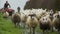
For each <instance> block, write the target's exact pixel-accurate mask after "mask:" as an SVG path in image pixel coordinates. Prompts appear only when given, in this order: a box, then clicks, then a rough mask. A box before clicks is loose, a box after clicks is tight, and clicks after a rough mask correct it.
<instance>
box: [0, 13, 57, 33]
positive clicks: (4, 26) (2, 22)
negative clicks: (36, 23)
mask: <svg viewBox="0 0 60 34" xmlns="http://www.w3.org/2000/svg"><path fill="white" fill-rule="evenodd" d="M23 30H24V29H23V28H20V29H19V28H15V27H14V24H13V23H12V22H11V21H10V20H9V19H4V18H3V17H2V14H1V13H0V34H22V33H23ZM36 32H38V33H40V32H41V30H40V29H39V28H38V27H37V28H36ZM50 34H57V32H50Z"/></svg>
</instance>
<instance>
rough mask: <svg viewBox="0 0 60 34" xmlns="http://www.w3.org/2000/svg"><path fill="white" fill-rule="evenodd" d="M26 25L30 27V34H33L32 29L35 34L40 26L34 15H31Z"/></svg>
mask: <svg viewBox="0 0 60 34" xmlns="http://www.w3.org/2000/svg"><path fill="white" fill-rule="evenodd" d="M26 24H27V25H28V27H29V28H30V34H31V29H33V34H35V28H36V26H37V24H38V20H37V18H36V17H35V15H33V14H29V16H28V18H27V21H26Z"/></svg>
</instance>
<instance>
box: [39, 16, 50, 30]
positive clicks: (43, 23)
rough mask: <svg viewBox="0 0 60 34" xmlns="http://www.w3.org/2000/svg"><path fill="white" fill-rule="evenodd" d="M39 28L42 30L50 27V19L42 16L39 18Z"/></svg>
mask: <svg viewBox="0 0 60 34" xmlns="http://www.w3.org/2000/svg"><path fill="white" fill-rule="evenodd" d="M39 22H40V28H41V29H43V30H46V29H50V27H51V20H50V19H49V18H47V17H42V18H41V19H40V20H39Z"/></svg>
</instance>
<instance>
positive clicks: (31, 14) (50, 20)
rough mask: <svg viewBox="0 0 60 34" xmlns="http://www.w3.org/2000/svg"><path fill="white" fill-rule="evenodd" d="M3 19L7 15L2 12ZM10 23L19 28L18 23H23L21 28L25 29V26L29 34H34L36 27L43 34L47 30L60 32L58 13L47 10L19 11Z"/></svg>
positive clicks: (59, 14) (59, 15) (59, 12)
mask: <svg viewBox="0 0 60 34" xmlns="http://www.w3.org/2000/svg"><path fill="white" fill-rule="evenodd" d="M3 17H5V18H8V17H9V13H8V12H4V13H3ZM11 18H12V22H13V23H14V25H15V27H17V26H19V27H20V23H23V27H24V28H25V29H26V26H28V28H29V29H30V34H31V32H33V33H32V34H35V29H36V27H37V26H39V28H40V29H41V30H42V31H43V34H44V32H45V31H47V30H51V31H52V32H53V31H54V30H55V29H57V31H58V32H60V11H56V12H55V13H54V11H53V10H47V9H44V10H43V9H32V10H31V9H26V10H23V11H20V13H18V12H16V13H13V14H12V16H11Z"/></svg>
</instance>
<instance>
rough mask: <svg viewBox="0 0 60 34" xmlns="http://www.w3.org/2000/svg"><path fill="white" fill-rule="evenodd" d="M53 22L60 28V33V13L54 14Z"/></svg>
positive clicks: (59, 30)
mask: <svg viewBox="0 0 60 34" xmlns="http://www.w3.org/2000/svg"><path fill="white" fill-rule="evenodd" d="M53 23H54V27H55V28H56V29H57V30H58V33H59V34H60V15H59V13H55V14H54V19H53Z"/></svg>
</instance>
